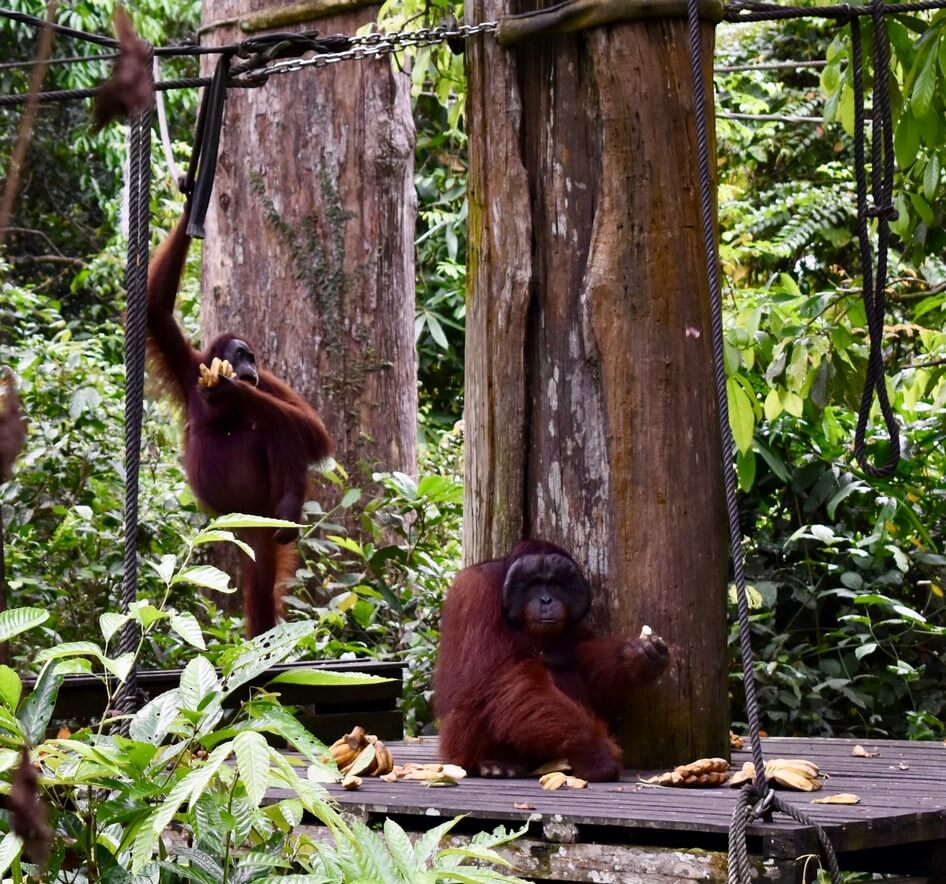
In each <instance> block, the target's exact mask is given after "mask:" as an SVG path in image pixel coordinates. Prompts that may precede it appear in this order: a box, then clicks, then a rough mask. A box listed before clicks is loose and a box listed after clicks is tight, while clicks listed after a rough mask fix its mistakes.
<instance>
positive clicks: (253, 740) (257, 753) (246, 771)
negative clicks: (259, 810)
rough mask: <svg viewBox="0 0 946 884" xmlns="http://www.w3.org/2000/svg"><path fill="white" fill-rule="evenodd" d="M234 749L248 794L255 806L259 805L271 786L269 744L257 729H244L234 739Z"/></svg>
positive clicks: (238, 768)
mask: <svg viewBox="0 0 946 884" xmlns="http://www.w3.org/2000/svg"><path fill="white" fill-rule="evenodd" d="M233 750H234V752H235V753H236V760H237V771H238V772H239V774H240V779H241V780H242V781H243V786H244V787H245V789H246V796H247V798H248V799H249V800H250V802H251V803H252V805H253V806H254V807H259V805H260V802H261V801H262V800H263V796H264V795H265V794H266V789H267V787H268V786H269V754H270V750H269V746H268V744H267V743H266V740H265V738H264V737H263V736H262V735H260V734H258V733H256V731H243V732H242V733H239V734H237V736H236V739H235V740H234V741H233Z"/></svg>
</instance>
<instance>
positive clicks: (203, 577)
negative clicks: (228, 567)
mask: <svg viewBox="0 0 946 884" xmlns="http://www.w3.org/2000/svg"><path fill="white" fill-rule="evenodd" d="M177 583H193V584H194V585H195V586H203V587H205V588H206V589H213V590H216V591H217V592H225V593H231V592H236V587H235V586H231V585H230V577H229V575H228V574H226V573H225V572H223V571H221V570H220V569H219V568H215V567H214V566H213V565H195V566H194V567H193V568H185V569H184V570H183V571H181V573H180V574H175V575H174V579H173V580H172V581H171V585H172V586H173V585H174V584H177Z"/></svg>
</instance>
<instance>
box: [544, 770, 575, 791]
mask: <svg viewBox="0 0 946 884" xmlns="http://www.w3.org/2000/svg"><path fill="white" fill-rule="evenodd" d="M566 782H568V776H567V775H566V774H563V773H562V772H561V771H560V770H553V771H552V772H551V773H547V774H543V775H542V776H541V777H539V785H540V786H541V787H542V788H543V789H546V790H547V791H549V792H551V791H553V790H554V789H561V788H562V786H564V785H565V783H566Z"/></svg>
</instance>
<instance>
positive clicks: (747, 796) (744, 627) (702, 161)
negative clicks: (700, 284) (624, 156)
mask: <svg viewBox="0 0 946 884" xmlns="http://www.w3.org/2000/svg"><path fill="white" fill-rule="evenodd" d="M687 25H688V28H689V35H690V63H691V73H692V76H693V98H694V110H695V116H696V143H697V161H698V168H699V178H700V218H701V222H702V229H703V250H704V252H705V257H706V273H707V278H708V282H709V294H710V325H711V331H712V337H713V373H714V379H715V382H716V404H717V410H718V412H719V435H720V439H721V441H722V460H723V484H724V485H725V488H726V514H727V517H728V522H729V543H730V547H731V550H732V560H733V580H734V581H735V584H736V603H737V607H738V609H739V648H740V652H741V655H742V674H743V681H744V688H745V693H746V715H747V717H748V719H749V739H750V742H751V745H752V761H753V764H754V765H755V783H754V788H753V786H752V785H750V784H747V785H746V786H745V787H743V789H742V791H741V792H740V794H739V796H738V797H737V800H736V807H735V809H734V812H733V817H732V821H731V823H730V829H729V868H728V870H727V880H728V882H729V884H750V882H751V880H752V876H751V868H750V863H749V856H748V849H747V847H746V829H747V826H748V824H749V822H750V821H751V820H752V819H754V818H756V817H763V818H764V817H766V816H767V815H768V814H769V813H770V811H771V810H772V809H777V810H779V811H781V812H783V813H787V814H789V815H791V816H793V817H794V818H795V819H798V820H799V821H800V822H803V823H805V824H806V825H810V826H812V827H813V828H814V829H815V833H816V835H817V837H818V841H819V844H820V846H821V849H822V852H823V853H824V855H825V857H826V861H827V864H828V868H829V870H830V873H831V880H832V881H833V882H834V884H840V882H841V872H840V870H839V868H838V862H837V858H836V857H835V855H834V849H833V848H832V846H831V842H830V841H828V839H827V836H825V834H824V832H822V831H821V830H820V829H819V828H818V827H817V826H816V825H815V824H814V821H812V820H811V819H809V818H808V817H805V816H803V815H802V814H800V812H798V811H796V810H795V808H793V807H792V806H791V805H789V804H787V803H785V802H782V801H781V800H780V799H779V798H778V797H777V796H776V795H775V792H774V791H772V790H771V789H770V788H769V786H768V781H767V779H766V776H765V760H764V758H763V755H762V739H761V737H760V734H759V704H758V699H757V697H756V690H755V676H754V674H753V671H752V641H751V636H750V633H749V601H748V598H747V596H746V575H745V562H744V556H743V545H742V530H741V529H740V527H739V508H738V505H737V501H736V469H735V465H734V464H733V456H732V454H733V438H732V430H731V429H730V426H729V402H728V400H727V398H726V367H725V360H724V358H723V357H724V344H723V299H722V291H721V287H720V280H719V254H718V252H717V250H716V225H715V219H714V214H713V177H712V174H711V172H710V152H709V138H708V136H707V117H708V113H707V108H706V91H705V88H704V81H703V43H702V33H701V30H702V29H701V26H700V17H699V9H698V5H697V0H687ZM755 799H758V800H759V803H758V804H757V805H756V806H753V805H752V802H753V800H755Z"/></svg>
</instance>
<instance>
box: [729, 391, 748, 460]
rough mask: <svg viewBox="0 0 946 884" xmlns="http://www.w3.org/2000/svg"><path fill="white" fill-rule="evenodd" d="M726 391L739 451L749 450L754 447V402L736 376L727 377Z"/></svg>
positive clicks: (734, 437) (734, 436) (731, 424)
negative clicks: (750, 399)
mask: <svg viewBox="0 0 946 884" xmlns="http://www.w3.org/2000/svg"><path fill="white" fill-rule="evenodd" d="M726 393H727V398H728V400H729V426H730V428H731V429H732V435H733V441H734V442H735V443H736V447H737V448H738V449H739V451H741V452H742V451H748V450H749V448H751V447H752V434H753V431H754V430H755V411H754V410H753V407H752V403H751V402H750V401H749V397H748V396H747V395H746V391H745V390H744V389H743V388H742V386H741V385H740V384H739V383H738V382H737V381H736V379H735V378H727V379H726Z"/></svg>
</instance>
